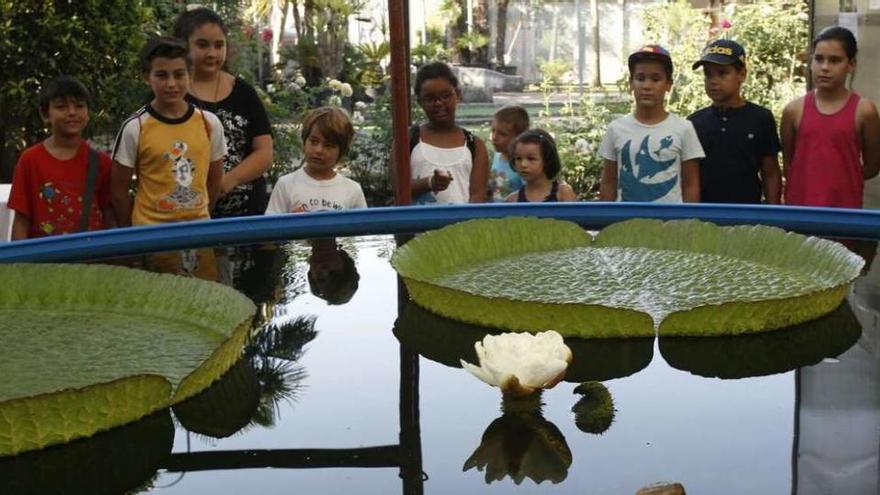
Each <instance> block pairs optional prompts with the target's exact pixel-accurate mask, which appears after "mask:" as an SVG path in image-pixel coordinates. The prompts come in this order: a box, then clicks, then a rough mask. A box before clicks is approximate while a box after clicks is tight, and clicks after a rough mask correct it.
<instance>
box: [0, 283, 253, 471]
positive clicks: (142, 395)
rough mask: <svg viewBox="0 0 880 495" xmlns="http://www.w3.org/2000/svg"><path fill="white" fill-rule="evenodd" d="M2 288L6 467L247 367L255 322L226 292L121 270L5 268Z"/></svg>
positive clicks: (239, 299)
mask: <svg viewBox="0 0 880 495" xmlns="http://www.w3.org/2000/svg"><path fill="white" fill-rule="evenodd" d="M0 279H2V280H3V281H4V283H3V285H2V286H0V340H2V341H3V342H4V347H3V349H2V351H0V376H3V377H4V380H3V381H2V382H0V455H8V454H15V453H18V452H23V451H26V450H34V449H39V448H42V447H45V446H47V445H52V444H57V443H62V442H67V441H70V440H73V439H75V438H80V437H85V436H89V435H92V434H94V433H95V432H97V431H101V430H105V429H108V428H111V427H113V426H117V425H121V424H124V423H127V422H130V421H133V420H136V419H138V418H140V417H143V416H145V415H146V414H149V413H150V412H153V411H155V410H157V409H160V408H163V407H166V406H168V405H171V404H173V403H175V402H179V401H181V400H183V399H185V398H187V397H190V396H192V395H195V394H196V393H198V392H199V391H200V390H202V389H204V388H206V387H207V386H208V385H210V384H211V382H213V381H214V380H215V379H216V378H217V377H219V376H220V375H222V374H223V373H224V372H225V371H226V370H227V369H229V367H230V366H232V364H233V363H234V362H235V361H236V360H237V359H238V357H239V356H240V354H241V349H242V347H243V345H244V340H245V338H246V337H247V335H248V333H249V331H250V318H251V317H252V315H253V313H254V306H253V303H251V302H250V300H248V299H247V298H246V297H245V296H243V295H241V294H239V293H238V292H236V291H234V290H232V289H230V288H228V287H224V286H222V285H219V284H215V283H211V282H205V281H202V280H198V279H193V278H184V277H177V276H172V275H160V274H153V273H148V272H144V271H139V270H132V269H126V268H121V267H109V266H100V265H2V266H0ZM34 281H39V283H34Z"/></svg>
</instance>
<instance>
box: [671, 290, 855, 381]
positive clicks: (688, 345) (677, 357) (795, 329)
mask: <svg viewBox="0 0 880 495" xmlns="http://www.w3.org/2000/svg"><path fill="white" fill-rule="evenodd" d="M861 335H862V327H861V325H860V324H859V322H858V320H857V319H856V317H855V315H854V314H853V312H852V310H851V309H850V306H849V303H848V302H846V301H844V303H843V304H841V305H840V307H838V308H837V309H836V310H834V311H833V312H831V313H829V314H828V315H826V316H823V317H822V318H819V319H816V320H813V321H808V322H806V323H801V324H799V325H794V326H792V327H789V328H786V329H783V330H776V331H773V332H766V333H762V334H754V335H740V336H737V337H660V353H661V354H662V355H663V358H664V359H665V360H666V362H667V363H669V364H670V365H671V366H672V367H674V368H678V369H680V370H683V371H689V372H691V373H693V374H695V375H700V376H706V377H718V378H744V377H750V376H764V375H772V374H774V373H784V372H786V371H791V370H793V369H795V368H800V367H802V366H809V365H812V364H816V363H818V362H820V361H822V359H824V358H827V357H836V356H839V355H840V354H842V353H843V352H844V351H846V350H847V349H849V348H850V347H852V345H853V344H855V343H856V341H858V340H859V337H861Z"/></svg>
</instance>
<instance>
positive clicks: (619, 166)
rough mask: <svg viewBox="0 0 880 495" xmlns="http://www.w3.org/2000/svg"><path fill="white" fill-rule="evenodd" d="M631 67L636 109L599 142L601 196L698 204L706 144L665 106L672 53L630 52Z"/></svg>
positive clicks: (660, 50)
mask: <svg viewBox="0 0 880 495" xmlns="http://www.w3.org/2000/svg"><path fill="white" fill-rule="evenodd" d="M628 65H629V72H630V77H629V84H630V88H631V90H632V93H633V97H634V98H635V103H636V105H635V111H634V112H633V113H632V114H630V115H627V116H624V117H621V118H619V119H616V120H614V121H613V122H611V124H609V126H608V131H607V132H606V134H605V137H604V139H602V144H601V145H600V146H599V154H600V155H601V156H602V158H603V159H604V166H603V169H602V180H601V183H600V186H599V199H600V200H601V201H645V202H658V203H681V202H688V203H695V202H699V201H700V171H699V161H700V159H701V158H703V157H704V156H705V154H704V153H703V148H702V146H700V140H699V138H698V137H697V133H696V131H695V130H694V126H693V124H691V123H690V121H688V120H686V119H684V118H681V117H679V116H678V115H675V114H673V113H669V112H668V111H666V107H665V106H664V99H665V97H666V93H668V92H669V91H670V90H671V89H672V58H671V57H670V56H669V52H668V51H666V50H665V49H664V48H663V47H661V46H658V45H647V46H645V47H643V48H641V49H639V50H638V51H636V52H634V53H632V54H631V55H630V56H629V60H628Z"/></svg>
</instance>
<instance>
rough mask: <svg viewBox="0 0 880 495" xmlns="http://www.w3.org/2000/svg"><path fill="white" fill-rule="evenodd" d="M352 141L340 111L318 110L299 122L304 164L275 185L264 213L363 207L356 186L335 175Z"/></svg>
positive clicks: (350, 129) (351, 132)
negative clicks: (300, 124)
mask: <svg viewBox="0 0 880 495" xmlns="http://www.w3.org/2000/svg"><path fill="white" fill-rule="evenodd" d="M353 138H354V127H353V126H352V124H351V119H350V118H349V117H348V114H346V113H345V111H344V110H342V109H340V108H336V107H321V108H318V109H315V110H312V111H311V112H309V113H308V115H306V117H305V119H303V128H302V140H303V150H304V153H305V158H304V162H305V163H304V164H303V166H302V167H300V168H299V169H298V170H296V171H295V172H293V173H290V174H287V175H285V176H283V177H281V178H280V179H278V182H277V183H276V184H275V188H274V189H272V196H271V197H270V198H269V206H268V207H267V208H266V214H267V215H272V214H279V213H302V212H308V211H321V210H347V209H352V208H366V207H367V201H366V199H365V198H364V191H363V190H362V189H361V186H360V184H358V183H357V182H355V181H353V180H351V179H349V178H348V177H344V176H342V175H340V174H338V173H336V164H337V163H338V162H339V160H340V159H341V158H342V157H343V156H345V153H346V152H347V151H348V148H349V147H350V146H351V141H352V139H353Z"/></svg>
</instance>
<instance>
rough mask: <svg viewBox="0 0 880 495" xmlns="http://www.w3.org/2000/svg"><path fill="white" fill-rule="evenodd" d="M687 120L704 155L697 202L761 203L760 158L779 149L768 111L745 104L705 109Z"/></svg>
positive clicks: (752, 104)
mask: <svg viewBox="0 0 880 495" xmlns="http://www.w3.org/2000/svg"><path fill="white" fill-rule="evenodd" d="M688 119H689V120H690V121H691V122H693V124H694V128H695V129H696V131H697V136H698V137H699V138H700V144H701V145H702V146H703V151H705V153H706V158H703V159H702V160H700V201H702V202H703V203H760V202H761V196H762V189H761V179H760V177H759V176H758V173H759V172H760V170H761V158H763V157H765V156H768V155H775V154H777V153H778V152H779V150H780V145H779V135H778V134H777V133H776V121H775V120H774V119H773V114H772V113H770V110H767V109H766V108H764V107H761V106H758V105H755V104H754V103H751V102H746V104H745V105H744V106H742V107H738V108H730V109H727V110H722V109H720V108H718V107H708V108H704V109H702V110H698V111H696V112H694V113H693V114H692V115H691V116H690V117H688Z"/></svg>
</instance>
